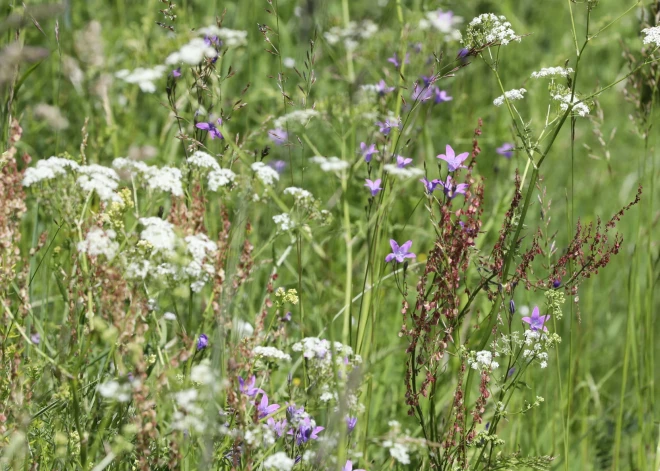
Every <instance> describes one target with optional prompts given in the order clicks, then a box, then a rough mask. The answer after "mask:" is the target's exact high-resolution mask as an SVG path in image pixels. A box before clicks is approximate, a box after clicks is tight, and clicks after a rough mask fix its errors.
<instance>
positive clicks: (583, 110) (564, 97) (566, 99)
mask: <svg viewBox="0 0 660 471" xmlns="http://www.w3.org/2000/svg"><path fill="white" fill-rule="evenodd" d="M552 99H553V100H555V101H558V102H559V109H561V110H562V111H566V110H567V109H568V106H569V104H570V103H571V91H570V90H569V91H568V92H566V93H556V94H554V95H553V96H552ZM579 101H580V99H579V98H578V97H577V96H573V100H572V103H573V107H572V108H573V111H572V112H573V114H574V115H577V116H581V117H585V116H588V115H589V111H590V110H589V107H588V106H587V104H586V103H584V102H581V103H578V102H579Z"/></svg>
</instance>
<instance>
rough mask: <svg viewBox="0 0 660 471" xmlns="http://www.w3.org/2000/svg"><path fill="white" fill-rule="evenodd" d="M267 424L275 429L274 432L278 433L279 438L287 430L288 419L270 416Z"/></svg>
mask: <svg viewBox="0 0 660 471" xmlns="http://www.w3.org/2000/svg"><path fill="white" fill-rule="evenodd" d="M266 424H267V425H268V427H269V428H270V429H271V430H272V431H273V433H275V435H277V438H280V437H282V435H284V433H285V432H286V427H287V422H286V419H282V420H275V419H273V418H272V417H268V420H266Z"/></svg>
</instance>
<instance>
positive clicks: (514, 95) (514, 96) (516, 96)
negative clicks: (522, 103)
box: [493, 88, 527, 106]
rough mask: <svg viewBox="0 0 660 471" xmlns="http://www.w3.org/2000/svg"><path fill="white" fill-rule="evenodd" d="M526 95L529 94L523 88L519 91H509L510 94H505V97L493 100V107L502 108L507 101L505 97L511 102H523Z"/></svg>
mask: <svg viewBox="0 0 660 471" xmlns="http://www.w3.org/2000/svg"><path fill="white" fill-rule="evenodd" d="M525 93H527V90H525V89H524V88H521V89H519V90H516V89H513V90H509V91H508V92H504V95H501V96H499V97H497V98H495V99H494V100H493V105H495V106H502V105H503V104H504V101H505V97H506V99H507V100H509V101H516V100H522V99H523V98H525Z"/></svg>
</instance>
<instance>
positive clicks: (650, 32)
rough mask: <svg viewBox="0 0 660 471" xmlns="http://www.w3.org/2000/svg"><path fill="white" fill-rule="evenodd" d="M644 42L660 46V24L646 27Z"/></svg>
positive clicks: (643, 31)
mask: <svg viewBox="0 0 660 471" xmlns="http://www.w3.org/2000/svg"><path fill="white" fill-rule="evenodd" d="M642 33H644V44H653V45H654V46H655V47H660V26H654V27H653V28H644V29H643V30H642Z"/></svg>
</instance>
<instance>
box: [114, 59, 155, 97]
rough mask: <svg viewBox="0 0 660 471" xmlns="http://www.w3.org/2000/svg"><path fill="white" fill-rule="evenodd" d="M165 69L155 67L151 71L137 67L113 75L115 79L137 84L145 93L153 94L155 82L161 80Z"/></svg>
mask: <svg viewBox="0 0 660 471" xmlns="http://www.w3.org/2000/svg"><path fill="white" fill-rule="evenodd" d="M166 70H167V67H165V66H164V65H157V66H155V67H153V68H151V69H148V68H143V67H138V68H137V69H134V70H126V69H122V70H119V71H118V72H117V73H115V77H117V78H118V79H120V80H123V81H124V82H126V83H132V84H137V85H138V86H139V87H140V90H142V91H143V92H145V93H154V92H155V91H156V84H155V83H154V82H155V81H156V80H158V79H159V78H161V77H162V76H163V74H165V71H166Z"/></svg>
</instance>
